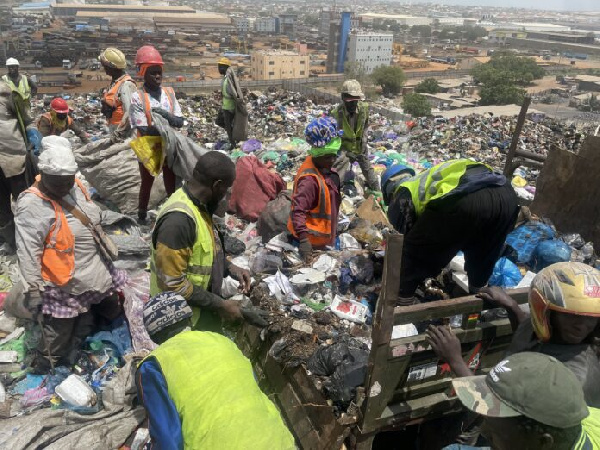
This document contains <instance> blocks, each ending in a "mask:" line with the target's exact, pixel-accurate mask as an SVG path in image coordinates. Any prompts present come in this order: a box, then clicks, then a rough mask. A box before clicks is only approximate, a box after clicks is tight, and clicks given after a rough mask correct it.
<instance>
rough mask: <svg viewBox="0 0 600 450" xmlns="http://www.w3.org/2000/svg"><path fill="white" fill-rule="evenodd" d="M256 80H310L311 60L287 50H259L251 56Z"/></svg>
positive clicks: (253, 74)
mask: <svg viewBox="0 0 600 450" xmlns="http://www.w3.org/2000/svg"><path fill="white" fill-rule="evenodd" d="M250 67H251V71H252V78H253V79H254V80H285V79H290V78H308V75H309V67H310V58H309V57H308V55H300V54H298V53H296V52H292V51H287V50H259V51H255V52H252V53H251V54H250Z"/></svg>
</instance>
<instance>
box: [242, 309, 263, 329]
mask: <svg viewBox="0 0 600 450" xmlns="http://www.w3.org/2000/svg"><path fill="white" fill-rule="evenodd" d="M241 311H242V315H243V316H244V320H245V321H246V322H248V323H249V324H251V325H256V326H257V327H261V328H264V327H266V326H267V325H269V322H268V321H267V319H268V318H269V313H268V311H264V310H262V309H259V308H252V307H246V308H241Z"/></svg>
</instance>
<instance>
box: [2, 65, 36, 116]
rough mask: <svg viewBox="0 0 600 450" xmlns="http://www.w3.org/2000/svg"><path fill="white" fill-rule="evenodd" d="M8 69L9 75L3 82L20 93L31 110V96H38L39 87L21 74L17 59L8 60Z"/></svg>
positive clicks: (3, 78) (4, 77) (5, 76)
mask: <svg viewBox="0 0 600 450" xmlns="http://www.w3.org/2000/svg"><path fill="white" fill-rule="evenodd" d="M6 69H7V70H8V73H7V74H6V75H3V76H2V81H4V82H5V83H7V84H8V85H9V86H10V88H11V89H12V91H13V92H18V93H19V94H20V95H21V98H22V99H23V101H24V104H25V106H26V107H27V109H28V111H27V113H28V114H29V112H30V111H29V110H30V108H31V96H32V95H36V94H37V85H36V84H35V82H34V81H33V80H32V79H31V78H30V77H28V76H26V75H21V74H20V73H19V61H18V60H17V59H15V58H8V59H7V60H6Z"/></svg>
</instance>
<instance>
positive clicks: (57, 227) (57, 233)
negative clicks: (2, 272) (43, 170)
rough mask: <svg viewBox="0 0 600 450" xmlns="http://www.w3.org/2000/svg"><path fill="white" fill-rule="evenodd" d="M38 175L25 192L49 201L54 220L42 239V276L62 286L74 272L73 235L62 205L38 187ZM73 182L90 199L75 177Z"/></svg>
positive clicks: (45, 279) (69, 279)
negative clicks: (52, 209) (46, 234)
mask: <svg viewBox="0 0 600 450" xmlns="http://www.w3.org/2000/svg"><path fill="white" fill-rule="evenodd" d="M39 180H40V177H39V175H38V177H36V182H35V183H34V184H33V186H31V187H30V188H29V189H27V190H26V191H25V192H29V193H31V194H35V195H37V196H38V197H40V198H41V199H43V200H46V201H47V202H50V203H51V204H52V207H53V208H54V214H55V217H56V219H55V221H54V223H53V224H52V226H51V227H50V231H49V233H48V236H46V240H45V241H44V251H43V253H42V278H43V279H44V281H49V282H51V283H53V284H54V285H56V286H64V285H66V284H67V283H68V282H69V281H71V278H73V273H74V272H75V236H73V233H72V232H71V228H69V223H68V222H67V217H66V215H65V213H64V211H63V209H62V206H60V204H59V203H58V202H57V201H55V200H52V199H51V198H50V197H48V196H46V194H44V193H42V191H40V190H39V189H38V187H37V186H38V183H39ZM75 183H76V184H77V186H79V189H81V192H83V195H84V196H85V198H86V200H87V201H88V202H89V201H91V199H90V196H89V194H88V193H87V190H86V189H85V187H84V186H83V184H82V183H81V181H79V180H78V179H77V178H75Z"/></svg>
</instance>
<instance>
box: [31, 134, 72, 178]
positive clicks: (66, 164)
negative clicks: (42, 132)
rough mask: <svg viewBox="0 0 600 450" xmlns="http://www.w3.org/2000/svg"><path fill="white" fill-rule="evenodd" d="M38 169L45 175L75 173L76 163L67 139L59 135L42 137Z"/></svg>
mask: <svg viewBox="0 0 600 450" xmlns="http://www.w3.org/2000/svg"><path fill="white" fill-rule="evenodd" d="M38 169H39V170H40V172H42V173H44V174H46V175H75V174H76V173H77V163H76V162H75V156H74V155H73V151H72V150H71V143H70V142H69V140H68V139H67V138H64V137H61V136H47V137H45V138H43V139H42V153H41V155H40V158H39V160H38Z"/></svg>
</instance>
